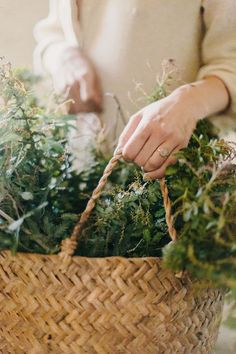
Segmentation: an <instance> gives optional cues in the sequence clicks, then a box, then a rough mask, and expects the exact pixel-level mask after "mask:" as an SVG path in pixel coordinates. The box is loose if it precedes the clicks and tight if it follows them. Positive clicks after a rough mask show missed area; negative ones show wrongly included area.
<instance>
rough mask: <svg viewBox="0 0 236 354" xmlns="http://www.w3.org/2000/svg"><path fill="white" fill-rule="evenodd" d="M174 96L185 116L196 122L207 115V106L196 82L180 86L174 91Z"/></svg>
mask: <svg viewBox="0 0 236 354" xmlns="http://www.w3.org/2000/svg"><path fill="white" fill-rule="evenodd" d="M171 95H172V97H173V98H174V99H175V101H176V102H177V104H178V105H179V107H181V110H182V111H183V115H184V116H188V117H189V119H191V120H192V121H193V123H194V124H196V123H197V122H198V121H199V120H201V119H202V118H204V117H206V115H205V112H206V110H207V109H206V107H205V106H204V104H205V102H203V100H202V98H201V95H200V93H199V91H198V89H197V88H196V87H195V86H194V84H186V85H182V86H180V87H178V88H177V89H175V90H174V91H173V92H172V94H171Z"/></svg>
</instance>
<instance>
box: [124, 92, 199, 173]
mask: <svg viewBox="0 0 236 354" xmlns="http://www.w3.org/2000/svg"><path fill="white" fill-rule="evenodd" d="M196 122H197V119H196V117H194V116H193V115H192V112H191V107H189V105H188V104H186V101H185V100H184V97H183V94H181V93H176V92H175V93H174V94H172V95H170V96H168V97H166V98H164V99H162V100H160V101H158V102H155V103H152V104H150V105H148V106H147V107H145V108H144V109H142V110H141V111H139V112H138V113H137V114H135V115H134V116H132V117H131V118H130V121H129V123H128V125H127V126H126V128H125V130H124V131H123V133H122V135H121V136H120V139H119V144H118V145H119V147H120V148H121V149H122V153H123V157H124V158H125V159H126V160H129V161H133V162H135V163H136V164H137V165H139V166H140V167H142V168H143V170H144V171H145V172H146V177H148V178H161V177H163V176H164V174H165V170H166V168H167V166H169V165H170V164H173V163H175V162H176V158H175V156H174V154H175V153H176V152H177V151H179V150H180V149H182V148H184V147H186V146H187V145H188V142H189V139H190V137H191V135H192V132H193V130H194V128H195V126H196Z"/></svg>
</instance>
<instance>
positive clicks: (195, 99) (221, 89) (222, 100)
mask: <svg viewBox="0 0 236 354" xmlns="http://www.w3.org/2000/svg"><path fill="white" fill-rule="evenodd" d="M173 95H177V96H178V97H180V99H181V100H183V101H186V103H187V102H188V104H187V105H188V106H189V107H190V109H191V113H192V114H193V115H194V118H195V119H196V120H200V119H202V118H205V117H208V116H211V115H212V114H215V113H218V112H221V111H223V110H225V109H226V108H227V106H228V105H229V101H230V96H229V93H228V90H227V88H226V86H225V85H224V83H223V82H222V80H220V79H219V78H218V77H216V76H211V77H210V76H209V77H207V78H205V79H203V80H200V81H196V82H194V83H191V84H186V85H183V86H181V87H179V88H177V89H176V90H175V91H174V92H173Z"/></svg>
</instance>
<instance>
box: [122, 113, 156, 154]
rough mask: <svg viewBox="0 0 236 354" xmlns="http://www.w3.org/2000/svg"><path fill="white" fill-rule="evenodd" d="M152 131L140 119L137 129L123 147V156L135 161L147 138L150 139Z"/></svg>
mask: <svg viewBox="0 0 236 354" xmlns="http://www.w3.org/2000/svg"><path fill="white" fill-rule="evenodd" d="M150 135H151V133H150V129H148V127H145V126H144V125H143V124H142V120H141V121H140V123H139V125H138V127H137V128H136V129H135V131H134V133H133V134H132V135H131V136H130V138H129V139H128V141H127V143H126V144H125V146H124V147H123V149H122V152H123V157H124V158H125V159H126V160H129V161H134V160H135V159H136V157H137V155H138V154H139V152H140V151H141V150H142V148H143V147H144V145H145V144H146V142H147V140H148V139H149V137H150Z"/></svg>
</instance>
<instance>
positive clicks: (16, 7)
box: [0, 0, 235, 354]
mask: <svg viewBox="0 0 236 354" xmlns="http://www.w3.org/2000/svg"><path fill="white" fill-rule="evenodd" d="M47 13H48V0H0V56H5V57H6V59H7V60H9V61H10V62H11V63H12V64H13V65H14V66H27V67H29V68H32V53H33V49H34V46H35V43H34V38H33V33H32V32H33V27H34V24H35V23H36V22H38V21H39V20H40V19H42V18H44V17H45V16H46V14H47ZM234 337H235V332H232V331H228V330H227V329H225V328H224V327H223V326H222V328H221V331H220V337H219V340H218V350H217V352H216V353H217V354H230V353H235V351H231V348H232V345H233V344H232V343H233V338H234Z"/></svg>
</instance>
